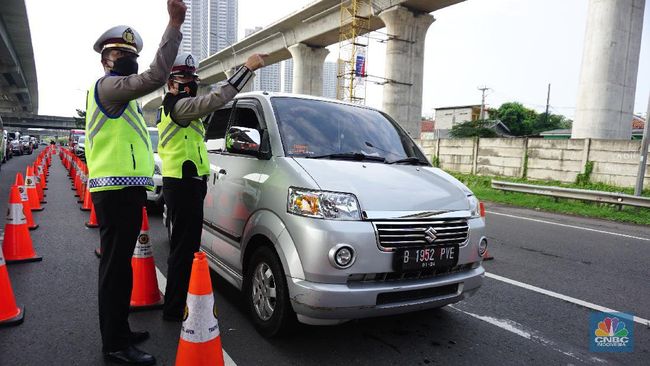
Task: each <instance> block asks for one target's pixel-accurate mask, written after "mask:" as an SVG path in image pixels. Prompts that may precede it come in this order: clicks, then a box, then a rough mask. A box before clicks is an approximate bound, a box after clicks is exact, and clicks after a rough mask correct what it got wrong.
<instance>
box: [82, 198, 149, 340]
mask: <svg viewBox="0 0 650 366" xmlns="http://www.w3.org/2000/svg"><path fill="white" fill-rule="evenodd" d="M91 196H92V200H93V203H94V205H95V213H96V214H97V221H98V222H99V234H100V237H101V239H100V240H101V250H102V258H101V261H100V263H99V289H98V293H99V329H100V330H101V334H102V346H103V351H104V352H114V351H118V350H121V349H124V348H126V347H128V346H129V335H130V333H131V329H130V328H129V320H128V318H129V304H130V301H131V289H132V287H133V270H132V269H131V257H132V256H133V249H134V248H135V243H136V241H137V240H138V235H139V234H140V227H141V224H142V206H144V205H145V203H146V200H147V195H146V192H145V188H144V187H127V188H123V189H120V190H115V191H104V192H93V193H91Z"/></svg>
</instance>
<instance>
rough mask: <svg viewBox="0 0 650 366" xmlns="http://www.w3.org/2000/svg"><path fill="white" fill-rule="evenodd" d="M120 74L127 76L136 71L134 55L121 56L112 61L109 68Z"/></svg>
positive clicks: (136, 63)
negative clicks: (111, 66) (111, 67)
mask: <svg viewBox="0 0 650 366" xmlns="http://www.w3.org/2000/svg"><path fill="white" fill-rule="evenodd" d="M111 71H113V72H114V73H116V74H118V75H120V76H129V75H133V74H137V73H138V61H137V59H136V57H134V56H122V57H120V58H118V59H117V60H115V61H113V69H112V70H111Z"/></svg>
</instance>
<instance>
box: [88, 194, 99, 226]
mask: <svg viewBox="0 0 650 366" xmlns="http://www.w3.org/2000/svg"><path fill="white" fill-rule="evenodd" d="M86 227H89V228H91V229H92V228H96V227H99V223H98V222H97V215H95V205H94V204H93V200H92V199H91V200H90V219H89V220H88V222H87V223H86Z"/></svg>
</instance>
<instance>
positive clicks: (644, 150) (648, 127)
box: [634, 97, 650, 196]
mask: <svg viewBox="0 0 650 366" xmlns="http://www.w3.org/2000/svg"><path fill="white" fill-rule="evenodd" d="M649 132H650V97H648V113H646V115H645V124H644V126H643V139H642V140H641V157H640V159H639V172H638V173H637V175H636V186H635V187H634V195H635V196H640V195H641V192H642V191H643V180H644V178H645V167H646V164H647V163H648V144H649V143H650V136H648V133H649Z"/></svg>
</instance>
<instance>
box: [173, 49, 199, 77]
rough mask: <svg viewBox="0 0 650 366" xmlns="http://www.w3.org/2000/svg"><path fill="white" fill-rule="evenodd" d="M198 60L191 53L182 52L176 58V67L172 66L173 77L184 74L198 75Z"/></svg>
mask: <svg viewBox="0 0 650 366" xmlns="http://www.w3.org/2000/svg"><path fill="white" fill-rule="evenodd" d="M196 64H197V62H196V59H195V58H194V56H192V54H191V53H189V52H181V53H179V54H178V56H176V59H175V60H174V65H173V66H172V71H171V75H176V74H183V75H193V76H198V75H197V74H196Z"/></svg>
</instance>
